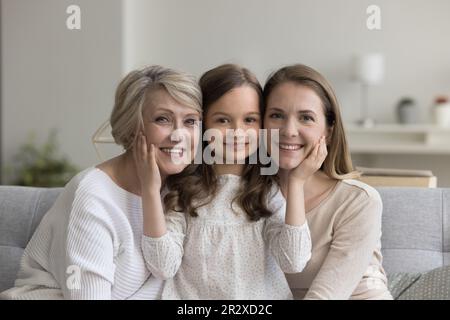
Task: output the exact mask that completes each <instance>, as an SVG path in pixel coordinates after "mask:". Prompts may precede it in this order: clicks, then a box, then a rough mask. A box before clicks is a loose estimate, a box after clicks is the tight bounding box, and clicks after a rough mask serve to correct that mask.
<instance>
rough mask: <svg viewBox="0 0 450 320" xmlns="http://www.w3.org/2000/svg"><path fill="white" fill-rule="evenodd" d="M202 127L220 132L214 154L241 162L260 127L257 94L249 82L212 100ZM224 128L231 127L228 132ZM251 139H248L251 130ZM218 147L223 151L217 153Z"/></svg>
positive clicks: (251, 149)
mask: <svg viewBox="0 0 450 320" xmlns="http://www.w3.org/2000/svg"><path fill="white" fill-rule="evenodd" d="M204 125H205V129H206V130H208V129H217V130H219V131H220V134H221V136H222V141H221V142H222V148H220V147H219V149H216V157H222V159H223V160H224V163H227V161H225V160H226V157H227V154H228V155H229V156H228V158H231V159H232V160H233V163H234V162H236V161H239V162H238V163H242V162H241V161H243V160H244V159H245V158H247V157H248V156H249V155H250V154H252V153H254V152H255V151H256V150H257V148H258V146H257V142H258V141H257V137H258V134H259V129H260V128H261V113H260V110H259V96H258V93H257V92H256V90H255V89H253V88H252V87H249V86H242V87H238V88H234V89H232V90H230V91H229V92H227V93H226V94H225V95H223V96H222V97H221V98H220V99H219V100H217V101H216V102H214V103H213V104H212V105H211V106H209V109H208V111H207V113H206V116H205V119H204ZM227 129H230V130H234V135H230V132H232V131H228V137H227ZM251 132H253V133H254V137H255V139H252V133H251ZM220 149H222V150H223V154H222V155H220V152H219V151H220Z"/></svg>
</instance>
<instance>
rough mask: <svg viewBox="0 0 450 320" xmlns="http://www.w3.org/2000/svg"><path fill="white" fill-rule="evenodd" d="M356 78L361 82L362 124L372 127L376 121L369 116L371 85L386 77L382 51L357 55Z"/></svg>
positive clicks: (354, 72)
mask: <svg viewBox="0 0 450 320" xmlns="http://www.w3.org/2000/svg"><path fill="white" fill-rule="evenodd" d="M353 76H354V78H355V79H356V80H357V81H359V82H360V83H361V110H362V112H361V119H360V120H358V122H357V123H358V124H359V125H360V126H363V127H366V128H370V127H373V126H374V125H375V121H374V120H373V119H372V118H370V116H369V95H368V92H369V86H370V85H377V84H380V83H381V82H382V81H383V77H384V56H383V55H382V54H380V53H369V54H364V55H360V56H357V57H356V59H355V64H354V70H353Z"/></svg>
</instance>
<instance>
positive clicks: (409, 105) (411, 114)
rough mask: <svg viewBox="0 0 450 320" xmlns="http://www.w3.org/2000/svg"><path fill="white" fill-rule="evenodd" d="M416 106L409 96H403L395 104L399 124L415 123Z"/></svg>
mask: <svg viewBox="0 0 450 320" xmlns="http://www.w3.org/2000/svg"><path fill="white" fill-rule="evenodd" d="M418 113H419V110H418V107H417V104H416V103H415V101H414V100H413V99H411V98H403V99H401V100H400V101H399V103H398V104H397V121H398V123H401V124H414V123H417V118H418Z"/></svg>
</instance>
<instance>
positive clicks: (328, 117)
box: [264, 65, 392, 299]
mask: <svg viewBox="0 0 450 320" xmlns="http://www.w3.org/2000/svg"><path fill="white" fill-rule="evenodd" d="M264 99H265V102H266V103H267V109H266V113H265V116H264V127H265V128H267V129H279V130H280V131H279V133H280V150H279V165H280V170H279V173H278V177H279V181H280V185H281V190H282V191H283V193H284V194H286V195H287V196H288V199H289V196H290V195H291V185H290V182H289V181H290V179H289V177H290V176H291V173H292V172H293V171H298V168H299V167H301V166H302V164H303V162H304V161H305V160H304V159H305V157H306V155H307V154H308V150H310V149H312V148H314V143H315V141H317V139H319V137H320V136H326V144H327V146H328V148H329V149H330V153H329V155H328V156H327V158H326V159H325V162H324V164H323V166H322V167H321V168H320V170H319V171H317V172H316V173H314V174H313V175H311V176H309V177H303V178H301V181H302V182H301V184H302V185H303V188H302V189H303V190H302V192H301V193H300V197H305V207H306V219H307V221H308V225H309V227H310V229H311V238H312V243H313V247H312V258H311V261H310V262H309V263H308V265H307V266H306V268H305V270H304V271H303V272H302V273H300V274H295V275H287V277H288V280H289V283H290V285H291V288H295V289H293V291H294V295H295V297H296V298H305V299H349V298H350V299H392V297H391V295H390V293H389V291H388V289H387V284H386V283H387V280H386V275H385V272H384V270H383V267H382V256H381V241H380V239H381V212H382V203H381V199H380V196H379V194H378V192H377V191H376V190H375V189H374V188H372V187H370V186H368V185H366V184H364V183H362V182H360V181H357V180H352V179H353V178H357V177H358V174H357V172H355V171H353V168H352V163H351V159H350V154H349V151H348V146H347V142H346V139H345V134H344V128H343V124H342V120H341V115H340V111H339V105H338V102H337V99H336V96H335V94H334V92H333V89H332V88H331V86H330V84H329V83H328V81H327V80H326V79H325V78H324V77H323V76H322V75H321V74H319V73H318V72H317V71H315V70H313V69H312V68H309V67H307V66H304V65H293V66H288V67H284V68H282V69H280V70H278V71H277V72H275V73H274V74H273V75H272V76H271V77H269V79H268V80H267V83H266V85H265V87H264Z"/></svg>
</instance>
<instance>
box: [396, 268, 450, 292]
mask: <svg viewBox="0 0 450 320" xmlns="http://www.w3.org/2000/svg"><path fill="white" fill-rule="evenodd" d="M388 281H389V290H390V291H391V293H392V296H393V297H394V299H397V300H450V266H444V267H440V268H436V269H433V270H431V271H428V272H424V273H407V272H399V273H394V274H391V275H389V277H388Z"/></svg>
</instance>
